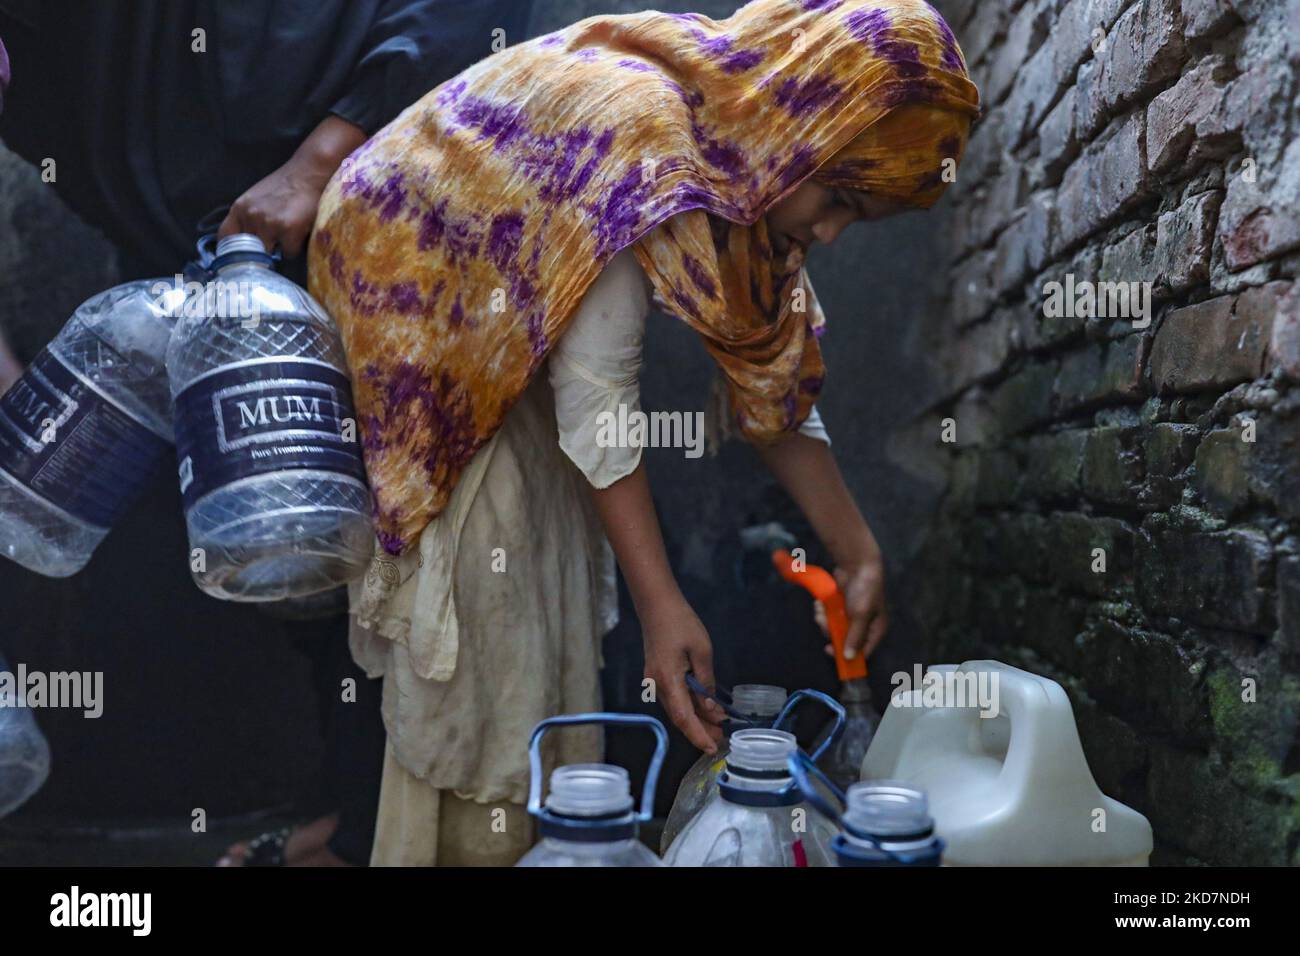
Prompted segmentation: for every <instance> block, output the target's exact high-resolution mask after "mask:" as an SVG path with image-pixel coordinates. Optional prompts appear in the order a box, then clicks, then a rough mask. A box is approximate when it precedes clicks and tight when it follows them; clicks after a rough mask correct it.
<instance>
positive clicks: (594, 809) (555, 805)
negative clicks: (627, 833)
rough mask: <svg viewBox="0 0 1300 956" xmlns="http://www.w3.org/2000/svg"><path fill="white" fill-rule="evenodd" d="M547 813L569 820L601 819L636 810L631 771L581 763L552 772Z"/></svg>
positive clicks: (605, 764) (547, 798) (611, 766)
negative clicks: (628, 772) (629, 776)
mask: <svg viewBox="0 0 1300 956" xmlns="http://www.w3.org/2000/svg"><path fill="white" fill-rule="evenodd" d="M546 809H548V810H551V811H553V812H554V813H558V814H561V815H562V816H566V817H601V816H608V815H610V814H614V813H627V812H630V811H631V809H632V783H631V780H630V779H629V778H628V775H627V771H626V770H624V769H623V768H622V767H616V766H614V765H613V764H607V763H577V764H570V765H569V766H567V767H557V768H555V770H553V771H552V772H551V792H550V794H549V795H548V796H547V797H546Z"/></svg>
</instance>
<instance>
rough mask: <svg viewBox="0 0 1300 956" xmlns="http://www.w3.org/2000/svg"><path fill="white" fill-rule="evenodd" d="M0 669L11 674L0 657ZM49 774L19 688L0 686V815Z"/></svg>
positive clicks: (45, 748) (43, 746)
mask: <svg viewBox="0 0 1300 956" xmlns="http://www.w3.org/2000/svg"><path fill="white" fill-rule="evenodd" d="M0 672H4V673H7V674H12V671H10V670H9V664H8V662H7V661H6V660H5V659H4V657H3V656H0ZM49 775H50V745H49V744H48V743H47V742H46V740H45V735H44V734H42V733H41V729H40V728H39V727H37V726H36V718H35V717H33V716H32V712H31V710H30V709H28V707H27V706H26V701H25V700H24V696H23V688H16V690H15V691H14V692H13V693H8V692H6V691H5V690H4V689H2V688H0V818H3V817H5V816H8V815H9V814H10V813H12V812H13V811H15V810H17V809H18V808H19V807H20V806H22V805H23V803H25V802H26V801H27V800H28V798H30V797H31V796H32V794H34V793H35V792H36V791H37V790H39V789H41V786H42V784H44V783H45V778H46V777H48V776H49Z"/></svg>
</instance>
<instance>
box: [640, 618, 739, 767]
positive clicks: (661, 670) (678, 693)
mask: <svg viewBox="0 0 1300 956" xmlns="http://www.w3.org/2000/svg"><path fill="white" fill-rule="evenodd" d="M640 617H641V633H642V636H643V639H644V641H645V676H646V677H648V678H649V679H650V680H652V681H654V688H655V694H656V696H657V698H658V700H659V701H660V703H662V704H663V708H664V711H665V712H666V713H667V714H668V719H669V720H671V721H672V722H673V725H674V726H675V727H676V728H677V729H678V730H680V731H681V732H682V733H683V734H685V735H686V738H687V739H688V740H689V741H690V742H691V743H693V744H694V745H695V746H697V747H699V748H700V749H701V750H703V751H704V752H706V753H710V754H711V753H715V752H716V751H717V743H718V741H720V740H721V739H722V727H721V725H722V721H723V720H724V719H725V715H724V714H723V712H722V708H720V707H719V706H718V705H717V704H715V703H714V702H713V701H711V700H709V699H708V698H707V697H700V696H699V695H698V694H693V693H691V692H690V690H688V689H687V687H686V674H687V672H688V671H689V672H692V673H694V674H695V677H696V679H697V680H699V682H700V683H701V684H703V685H704V686H705V687H707V688H709V689H712V688H713V644H712V643H711V642H710V641H709V634H708V631H706V630H705V629H704V625H703V624H702V623H701V622H700V619H699V617H697V616H696V614H695V611H694V610H692V609H691V606H690V605H689V604H687V603H686V600H685V599H684V598H681V597H680V596H679V597H676V598H670V599H667V600H664V601H659V602H656V604H655V605H653V606H651V607H648V608H646V609H645V610H644V611H642V612H641V614H640Z"/></svg>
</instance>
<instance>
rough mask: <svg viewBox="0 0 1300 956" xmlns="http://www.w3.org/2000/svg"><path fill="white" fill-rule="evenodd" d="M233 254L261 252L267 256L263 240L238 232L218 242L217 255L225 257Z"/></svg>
mask: <svg viewBox="0 0 1300 956" xmlns="http://www.w3.org/2000/svg"><path fill="white" fill-rule="evenodd" d="M231 252H260V253H262V255H266V246H264V245H262V240H261V239H259V238H257V236H254V235H253V234H252V233H248V232H237V233H235V234H234V235H233V236H226V237H225V238H223V239H218V240H217V255H218V256H224V255H226V254H227V253H231Z"/></svg>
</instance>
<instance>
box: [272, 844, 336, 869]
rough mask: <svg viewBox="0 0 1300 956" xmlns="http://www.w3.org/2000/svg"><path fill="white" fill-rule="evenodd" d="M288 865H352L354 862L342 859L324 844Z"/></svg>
mask: <svg viewBox="0 0 1300 956" xmlns="http://www.w3.org/2000/svg"><path fill="white" fill-rule="evenodd" d="M286 865H287V866H351V865H352V864H351V863H347V862H345V861H344V860H342V859H341V858H340V857H337V856H335V855H334V851H332V850H331V849H330V848H329V847H327V846H323V847H321V848H320V849H319V850H316V851H315V852H313V853H309V854H307V855H306V856H303V857H299V858H298V859H296V860H294V861H293V862H292V863H288V864H286Z"/></svg>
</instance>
